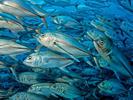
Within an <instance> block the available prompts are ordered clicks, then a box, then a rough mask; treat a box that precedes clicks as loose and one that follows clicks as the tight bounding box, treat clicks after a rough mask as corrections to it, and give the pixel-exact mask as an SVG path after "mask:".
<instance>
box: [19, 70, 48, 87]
mask: <svg viewBox="0 0 133 100" xmlns="http://www.w3.org/2000/svg"><path fill="white" fill-rule="evenodd" d="M18 77H19V78H18V79H19V82H21V83H24V84H28V85H32V84H37V83H42V82H45V81H46V80H47V78H48V77H47V78H46V76H45V75H44V74H42V73H36V72H22V73H20V74H19V75H18Z"/></svg>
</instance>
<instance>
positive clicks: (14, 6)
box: [0, 0, 47, 25]
mask: <svg viewBox="0 0 133 100" xmlns="http://www.w3.org/2000/svg"><path fill="white" fill-rule="evenodd" d="M28 3H30V2H28V1H25V0H2V1H1V3H0V11H1V12H5V13H9V14H13V15H15V16H16V17H17V18H18V19H20V18H21V17H25V16H32V17H33V16H36V17H37V16H38V17H40V18H41V19H42V21H43V22H44V24H46V19H45V15H46V12H45V11H44V10H42V9H40V8H39V7H37V6H35V5H33V4H31V3H30V4H28ZM46 25H47V24H46Z"/></svg>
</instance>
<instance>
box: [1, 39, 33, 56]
mask: <svg viewBox="0 0 133 100" xmlns="http://www.w3.org/2000/svg"><path fill="white" fill-rule="evenodd" d="M30 51H31V50H30V49H29V48H28V47H26V46H23V45H21V44H18V43H16V42H14V41H12V40H7V39H0V54H1V55H13V54H20V53H24V52H30Z"/></svg>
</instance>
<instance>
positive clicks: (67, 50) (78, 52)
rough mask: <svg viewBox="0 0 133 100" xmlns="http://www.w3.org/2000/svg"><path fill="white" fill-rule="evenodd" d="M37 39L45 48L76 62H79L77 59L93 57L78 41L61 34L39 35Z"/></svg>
mask: <svg viewBox="0 0 133 100" xmlns="http://www.w3.org/2000/svg"><path fill="white" fill-rule="evenodd" d="M36 38H37V40H38V42H39V43H41V44H42V45H44V46H45V47H47V48H49V49H51V50H53V51H57V52H60V53H63V54H66V55H68V56H69V57H71V58H72V59H74V60H75V61H76V62H79V60H78V59H77V58H83V57H88V56H90V55H91V52H89V51H88V50H87V48H86V47H85V46H84V45H82V44H81V43H79V42H78V40H76V39H75V38H73V37H72V36H70V35H66V34H64V33H61V32H46V33H44V34H40V35H38V36H37V37H36Z"/></svg>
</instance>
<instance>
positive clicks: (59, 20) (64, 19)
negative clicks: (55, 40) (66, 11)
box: [53, 16, 81, 29]
mask: <svg viewBox="0 0 133 100" xmlns="http://www.w3.org/2000/svg"><path fill="white" fill-rule="evenodd" d="M53 22H54V23H55V24H57V25H60V26H63V27H66V28H72V29H80V28H81V26H80V23H79V22H78V21H77V20H75V19H74V18H72V17H70V16H55V17H54V18H53Z"/></svg>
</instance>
